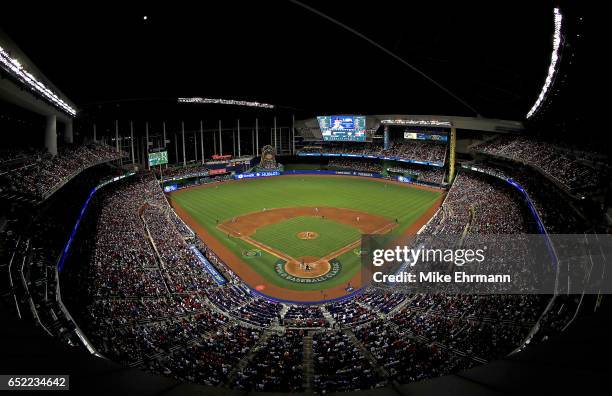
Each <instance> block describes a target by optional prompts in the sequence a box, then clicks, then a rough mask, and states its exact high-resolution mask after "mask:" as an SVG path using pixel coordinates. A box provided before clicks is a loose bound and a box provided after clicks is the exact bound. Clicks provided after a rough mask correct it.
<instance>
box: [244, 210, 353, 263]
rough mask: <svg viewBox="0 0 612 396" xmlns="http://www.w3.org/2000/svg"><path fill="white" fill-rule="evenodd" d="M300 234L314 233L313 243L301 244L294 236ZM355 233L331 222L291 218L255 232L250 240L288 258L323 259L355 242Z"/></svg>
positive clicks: (304, 217) (308, 218)
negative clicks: (310, 257)
mask: <svg viewBox="0 0 612 396" xmlns="http://www.w3.org/2000/svg"><path fill="white" fill-rule="evenodd" d="M301 231H314V232H316V233H318V234H319V237H318V238H316V239H311V240H305V239H300V238H298V236H297V233H298V232H301ZM359 237H360V233H359V230H358V229H356V228H353V227H350V226H347V225H345V224H341V223H337V222H335V221H332V220H327V219H321V218H320V217H314V216H301V217H295V218H293V219H290V220H286V221H283V222H280V223H276V224H270V225H268V226H265V227H262V228H259V229H258V230H257V232H255V234H253V235H252V236H251V238H253V239H255V240H256V241H259V242H261V243H263V244H265V245H268V246H270V247H273V248H275V249H278V250H280V251H282V252H284V253H286V254H288V255H289V256H291V257H294V258H298V257H301V256H314V257H319V258H321V257H324V256H325V255H327V254H329V253H331V252H334V251H336V250H338V249H340V248H342V247H344V246H346V245H348V244H349V243H351V242H354V241H356V240H358V239H359Z"/></svg>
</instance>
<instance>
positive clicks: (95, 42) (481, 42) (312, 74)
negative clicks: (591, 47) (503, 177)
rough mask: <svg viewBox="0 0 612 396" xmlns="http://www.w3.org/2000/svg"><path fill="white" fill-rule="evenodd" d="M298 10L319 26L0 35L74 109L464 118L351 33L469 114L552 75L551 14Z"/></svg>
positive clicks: (223, 11)
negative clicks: (126, 104) (218, 103)
mask: <svg viewBox="0 0 612 396" xmlns="http://www.w3.org/2000/svg"><path fill="white" fill-rule="evenodd" d="M306 3H307V4H306V6H307V7H313V8H314V9H316V11H318V12H319V14H317V13H316V12H313V10H309V9H307V8H305V7H304V6H301V5H299V4H296V2H293V1H289V0H287V1H276V2H238V1H215V2H199V3H197V5H196V3H193V2H192V3H184V4H177V3H172V5H168V4H165V3H164V4H162V5H153V3H151V2H148V3H143V4H140V5H135V6H131V7H129V8H128V6H126V5H125V2H124V3H118V4H110V3H104V6H103V7H102V8H101V6H98V7H88V8H85V7H82V8H78V9H75V8H73V7H72V6H70V7H68V6H67V5H66V6H65V8H62V6H61V5H58V4H56V3H50V4H36V6H33V5H24V6H23V8H22V9H14V10H12V12H2V13H1V15H0V26H2V27H3V29H4V30H5V31H6V32H7V33H8V34H9V35H10V36H11V37H12V38H13V40H14V41H15V42H17V44H18V45H19V46H20V47H21V48H22V49H23V50H24V51H25V52H26V53H27V55H28V56H29V58H30V59H31V60H32V61H33V62H34V63H35V64H36V65H37V66H38V68H39V69H41V70H44V72H45V75H46V76H47V77H48V78H49V79H50V80H51V81H53V82H54V83H55V85H57V86H58V87H60V88H61V90H62V91H63V92H64V93H65V94H66V95H67V96H68V97H69V98H71V99H72V100H74V101H75V102H76V104H77V105H78V106H79V107H81V108H82V107H87V105H88V104H94V103H101V102H114V101H116V100H125V99H133V98H178V97H193V96H197V97H209V98H223V99H240V100H252V101H258V102H264V103H272V104H276V105H279V106H286V107H290V108H295V109H297V110H303V111H304V112H305V113H306V114H309V113H310V114H312V115H315V114H317V113H343V112H344V113H362V114H373V113H378V114H391V113H397V114H448V115H462V116H474V115H475V114H474V112H473V111H471V110H470V109H469V108H468V107H466V106H465V105H463V104H462V103H460V102H459V101H458V100H456V99H455V98H453V97H452V96H450V95H448V94H447V93H445V92H444V91H443V90H442V89H440V88H439V87H437V86H436V85H434V84H432V83H431V82H430V81H427V79H425V78H424V77H423V76H421V75H419V74H418V73H417V72H415V71H414V70H412V69H411V68H410V67H407V65H406V64H403V63H402V62H401V61H399V60H398V59H397V58H393V57H392V56H390V55H389V54H388V53H385V52H384V51H383V50H381V49H380V48H377V47H376V46H375V45H372V43H371V42H368V41H367V40H364V39H363V37H359V34H361V35H363V36H365V37H367V38H368V39H371V40H372V41H374V42H375V43H377V44H378V45H380V46H382V47H384V49H386V50H388V51H390V52H392V53H393V54H395V55H397V56H398V57H399V58H401V59H402V60H404V61H405V62H407V63H409V64H410V65H411V66H413V67H415V68H418V69H419V70H421V71H423V72H424V73H425V74H427V75H428V76H429V77H431V78H432V79H433V80H435V81H436V82H437V83H439V84H440V85H442V86H443V87H445V88H446V89H448V90H449V91H451V92H452V93H454V94H455V95H456V96H457V97H459V98H461V99H462V100H464V101H465V102H466V103H468V104H469V105H470V106H472V107H473V108H475V109H476V110H477V111H478V113H480V114H481V115H483V116H485V117H492V118H504V119H523V118H524V116H525V114H526V113H527V111H528V110H529V108H530V107H531V106H532V105H533V103H534V101H535V99H536V98H537V96H538V94H539V92H540V90H541V87H542V84H543V82H544V79H545V77H546V73H547V71H548V66H549V64H550V56H551V49H552V41H551V37H552V34H553V29H554V26H553V11H552V10H553V7H554V5H555V4H554V3H553V2H548V1H545V2H520V3H516V2H506V3H503V5H502V4H499V3H497V2H487V3H482V4H473V3H470V4H465V3H461V2H454V4H435V3H434V4H432V3H431V2H427V3H426V5H422V6H419V7H417V6H415V5H413V4H410V6H409V8H399V7H400V5H399V4H398V2H395V1H376V2H368V3H367V4H361V3H355V2H351V1H334V2H317V3H315V2H312V1H311V0H306ZM411 3H412V2H411ZM32 7H36V12H32V11H33V10H32ZM42 7H44V8H45V9H41V8H42ZM323 15H325V16H328V17H329V18H331V19H334V20H336V21H337V22H338V24H336V23H334V22H332V21H331V20H330V19H326V18H325V16H323ZM339 24H344V25H346V27H348V28H350V29H352V30H354V32H353V33H351V32H350V31H349V30H347V29H345V28H343V27H341V26H340V25H339ZM355 32H356V33H357V34H356V33H355Z"/></svg>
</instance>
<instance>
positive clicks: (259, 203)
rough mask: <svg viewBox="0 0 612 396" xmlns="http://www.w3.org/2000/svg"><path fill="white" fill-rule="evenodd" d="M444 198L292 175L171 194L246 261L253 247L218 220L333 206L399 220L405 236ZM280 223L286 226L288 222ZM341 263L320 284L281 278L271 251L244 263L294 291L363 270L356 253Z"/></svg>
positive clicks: (405, 188)
mask: <svg viewBox="0 0 612 396" xmlns="http://www.w3.org/2000/svg"><path fill="white" fill-rule="evenodd" d="M439 196H440V193H438V192H432V191H426V190H421V189H417V188H414V187H411V186H409V185H400V184H387V183H381V182H378V181H376V180H372V179H368V178H350V177H340V176H327V177H326V176H316V177H313V176H306V177H301V176H286V177H271V178H261V179H252V180H241V181H237V182H231V183H225V184H219V185H215V186H206V187H203V188H193V189H189V190H183V191H179V192H177V193H173V194H171V195H170V200H171V201H173V204H177V205H180V206H181V207H182V208H183V209H185V211H187V213H188V214H189V215H190V216H191V217H192V218H193V219H195V220H196V221H198V222H199V223H200V225H201V226H202V227H204V228H205V229H206V230H207V231H208V232H209V233H211V234H212V235H213V236H215V237H216V238H217V239H218V240H219V241H221V242H222V243H223V244H225V245H226V246H227V247H228V248H229V249H230V250H232V251H233V252H234V253H235V254H236V255H237V256H239V257H241V256H243V253H244V252H245V251H248V250H250V249H253V245H251V244H249V243H248V242H245V241H244V240H242V239H239V238H228V237H227V234H226V233H224V232H223V231H220V230H219V229H217V227H216V225H217V221H218V223H219V224H220V223H223V222H224V221H227V220H230V219H232V218H233V217H236V216H240V215H244V214H247V213H251V212H256V211H261V210H263V208H290V207H298V206H310V207H313V206H314V207H316V206H328V207H338V208H347V209H355V210H360V211H364V212H368V213H371V214H375V215H379V216H384V217H387V218H389V219H393V220H395V219H397V220H398V226H397V227H395V228H394V229H393V231H391V235H393V234H397V235H399V234H401V233H403V232H404V231H405V230H406V229H407V228H408V227H409V226H410V225H411V224H412V223H414V221H415V220H416V219H418V218H419V217H420V216H421V215H422V214H423V213H424V212H425V211H426V210H427V209H428V208H429V207H431V205H433V203H434V202H435V201H436V199H437V198H438V197H439ZM278 224H279V226H280V224H282V223H278ZM335 224H337V223H335ZM349 228H350V227H349ZM262 230H263V228H262ZM272 231H274V228H273V229H272ZM298 231H316V230H307V229H305V230H298ZM298 231H296V232H298ZM258 233H259V231H258ZM264 233H265V231H264ZM264 238H265V237H264ZM321 241H322V240H321V238H319V239H315V240H313V241H305V242H308V243H309V244H310V243H312V245H313V246H314V245H316V244H317V243H321ZM268 242H269V241H268ZM349 242H350V241H349ZM281 243H282V242H281ZM266 244H268V243H266ZM347 244H348V243H347ZM314 251H315V250H312V251H311V250H310V249H308V250H307V251H304V252H303V253H301V254H298V253H297V252H294V254H291V255H292V256H294V257H295V256H313V255H315V254H313V252H314ZM287 253H289V252H287ZM339 259H340V260H341V262H342V273H341V274H340V275H338V276H336V277H334V278H332V279H329V280H327V281H325V282H320V283H317V284H296V283H293V282H290V281H287V280H284V279H282V278H280V277H279V276H278V275H277V274H276V272H275V271H274V263H275V262H276V260H277V258H276V257H275V256H273V255H271V254H268V253H266V252H262V254H261V256H259V257H252V258H244V261H245V263H247V264H248V265H250V266H251V267H253V268H254V269H255V270H256V271H258V272H259V273H260V274H262V275H263V276H264V277H265V278H266V279H268V280H269V281H270V282H272V283H274V284H276V285H278V286H281V287H285V288H289V289H294V290H324V289H327V288H329V287H332V286H336V285H338V284H340V283H345V282H346V281H347V280H348V279H350V278H351V277H352V275H353V274H355V273H356V272H357V271H358V270H359V257H358V256H357V255H356V254H355V253H353V252H347V253H345V254H343V255H342V256H341V257H340V258H339Z"/></svg>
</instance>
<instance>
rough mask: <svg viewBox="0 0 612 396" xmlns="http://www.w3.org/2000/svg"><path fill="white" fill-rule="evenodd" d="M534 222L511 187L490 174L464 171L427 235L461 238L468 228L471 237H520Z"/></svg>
mask: <svg viewBox="0 0 612 396" xmlns="http://www.w3.org/2000/svg"><path fill="white" fill-rule="evenodd" d="M531 221H532V220H531V219H530V218H529V216H528V215H527V213H526V210H525V206H524V204H523V203H522V202H521V201H520V198H519V196H518V192H517V191H515V190H513V188H512V187H510V186H509V185H507V184H506V183H504V182H501V181H498V180H495V179H494V178H491V177H490V176H487V175H482V174H478V173H474V172H468V171H462V172H459V173H458V174H457V176H456V177H455V180H454V182H453V185H452V187H451V189H450V190H449V192H448V195H447V196H446V199H445V201H444V204H443V205H442V208H441V209H440V210H439V211H438V213H437V214H436V216H435V217H434V218H433V219H432V220H431V221H430V223H429V225H428V228H427V231H426V232H427V233H430V234H447V235H461V234H462V233H463V232H464V231H465V230H466V227H469V231H470V233H472V234H480V235H482V234H498V235H501V234H519V233H526V232H528V231H529V230H530V228H529V225H528V223H529V222H531Z"/></svg>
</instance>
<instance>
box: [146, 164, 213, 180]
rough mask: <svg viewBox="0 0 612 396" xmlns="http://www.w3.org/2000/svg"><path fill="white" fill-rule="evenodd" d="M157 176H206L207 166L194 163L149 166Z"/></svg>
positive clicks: (170, 177)
mask: <svg viewBox="0 0 612 396" xmlns="http://www.w3.org/2000/svg"><path fill="white" fill-rule="evenodd" d="M151 169H152V170H153V171H154V172H155V173H156V174H157V175H158V176H159V177H162V176H163V178H164V180H167V179H173V178H177V179H178V178H187V177H197V176H208V167H207V166H206V165H202V164H195V165H190V166H186V167H183V166H170V167H166V166H164V165H162V168H161V170H160V168H159V167H158V166H156V167H155V166H154V167H152V168H151Z"/></svg>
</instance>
